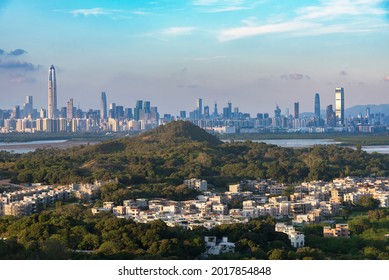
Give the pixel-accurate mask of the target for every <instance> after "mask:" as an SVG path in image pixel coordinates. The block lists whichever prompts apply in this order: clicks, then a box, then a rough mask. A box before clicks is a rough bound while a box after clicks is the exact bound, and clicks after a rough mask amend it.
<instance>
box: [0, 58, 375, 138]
mask: <svg viewBox="0 0 389 280" xmlns="http://www.w3.org/2000/svg"><path fill="white" fill-rule="evenodd" d="M344 110H345V106H344V89H343V88H341V87H339V88H336V89H335V110H333V106H332V105H328V106H327V110H326V114H325V117H324V118H322V114H321V107H320V95H319V93H316V94H315V96H314V113H313V114H311V115H307V114H305V115H304V116H302V115H301V114H300V108H299V102H295V103H294V114H293V115H292V114H289V109H286V110H285V112H284V114H281V109H280V108H279V107H278V106H276V108H275V110H274V116H273V117H270V116H269V113H258V114H257V115H256V117H255V118H252V117H251V116H250V114H249V113H243V112H240V111H239V108H238V107H234V108H232V103H231V102H230V101H228V103H227V106H226V107H224V108H222V112H221V113H219V111H218V106H217V103H216V102H215V103H214V107H213V112H212V113H211V112H210V107H209V106H207V105H206V106H203V100H202V99H201V98H198V99H197V101H196V108H195V110H193V111H191V112H189V115H187V112H186V111H180V114H179V116H177V117H173V116H172V115H171V114H165V115H164V116H163V117H162V118H160V116H159V113H158V108H157V107H152V106H151V103H150V101H143V100H137V101H136V105H135V107H134V108H124V107H123V106H120V105H117V104H116V103H109V106H108V103H107V94H106V92H102V93H101V101H100V110H94V109H89V110H88V111H86V112H84V111H82V110H81V109H79V108H76V107H75V106H74V100H73V98H70V99H69V101H68V102H67V104H66V107H61V108H60V109H58V107H57V77H56V71H55V68H54V66H53V65H51V67H50V69H49V74H48V105H47V111H46V110H45V109H43V108H42V109H40V111H39V112H38V111H37V110H36V109H34V108H33V97H32V96H27V97H26V103H25V104H24V109H23V110H20V107H19V106H15V107H14V109H13V110H12V111H4V112H3V111H1V110H0V132H11V131H20V132H35V131H45V132H65V131H70V132H79V131H93V132H96V131H114V132H116V131H131V130H132V131H137V130H147V129H151V128H154V127H156V126H158V125H160V124H163V123H166V122H169V121H172V120H175V119H182V120H189V121H191V122H193V123H195V124H197V125H199V126H201V127H203V128H205V129H208V130H210V131H214V132H220V133H234V132H248V133H250V132H251V133H255V132H282V131H288V130H289V131H308V132H325V131H333V130H338V131H351V132H353V131H358V130H359V131H361V130H362V131H363V132H372V130H376V129H377V125H378V126H379V125H381V124H382V121H381V118H379V120H378V122H377V121H376V120H375V121H374V122H372V121H371V120H372V117H371V115H370V109H369V108H367V110H366V111H367V114H366V116H365V117H361V116H360V117H359V118H348V119H347V121H346V118H345V111H344ZM373 117H374V116H373ZM373 125H374V126H373ZM360 127H362V128H360ZM372 127H373V129H372Z"/></svg>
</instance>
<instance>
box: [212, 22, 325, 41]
mask: <svg viewBox="0 0 389 280" xmlns="http://www.w3.org/2000/svg"><path fill="white" fill-rule="evenodd" d="M316 26H317V24H315V23H310V22H299V21H295V22H284V23H278V24H267V25H258V26H243V27H238V28H232V29H226V30H223V31H221V32H220V34H219V36H218V40H219V41H222V42H223V41H231V40H236V39H240V38H245V37H252V36H257V35H264V34H270V33H282V32H291V31H298V30H304V29H307V28H314V27H316Z"/></svg>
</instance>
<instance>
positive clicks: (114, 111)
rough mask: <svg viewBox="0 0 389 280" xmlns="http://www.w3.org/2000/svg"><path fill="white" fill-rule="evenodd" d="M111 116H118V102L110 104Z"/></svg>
mask: <svg viewBox="0 0 389 280" xmlns="http://www.w3.org/2000/svg"><path fill="white" fill-rule="evenodd" d="M109 117H110V118H111V119H115V118H116V103H110V104H109Z"/></svg>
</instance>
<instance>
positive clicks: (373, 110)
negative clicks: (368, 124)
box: [300, 104, 389, 118]
mask: <svg viewBox="0 0 389 280" xmlns="http://www.w3.org/2000/svg"><path fill="white" fill-rule="evenodd" d="M366 108H370V114H378V113H383V114H385V116H389V104H378V105H377V104H367V105H354V106H352V107H350V108H347V109H346V110H345V114H346V116H352V117H357V116H358V114H359V113H361V114H362V116H365V115H366ZM334 110H335V108H334ZM320 115H321V117H325V115H326V110H325V109H322V110H321V111H320ZM313 116H314V113H312V112H304V113H300V118H310V117H313Z"/></svg>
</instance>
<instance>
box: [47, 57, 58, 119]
mask: <svg viewBox="0 0 389 280" xmlns="http://www.w3.org/2000/svg"><path fill="white" fill-rule="evenodd" d="M56 117H57V78H56V74H55V68H54V65H51V67H50V70H49V84H48V106H47V118H49V119H55V118H56Z"/></svg>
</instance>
